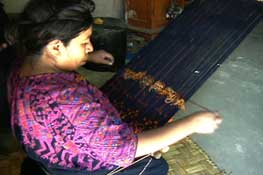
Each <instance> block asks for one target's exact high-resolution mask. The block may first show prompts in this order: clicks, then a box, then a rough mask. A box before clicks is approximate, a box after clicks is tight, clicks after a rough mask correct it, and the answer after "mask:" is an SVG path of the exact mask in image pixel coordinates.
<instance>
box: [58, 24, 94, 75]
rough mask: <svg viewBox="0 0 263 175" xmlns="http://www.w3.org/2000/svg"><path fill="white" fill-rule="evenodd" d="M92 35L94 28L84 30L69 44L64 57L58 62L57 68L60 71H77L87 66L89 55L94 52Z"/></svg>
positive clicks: (63, 54)
mask: <svg viewBox="0 0 263 175" xmlns="http://www.w3.org/2000/svg"><path fill="white" fill-rule="evenodd" d="M91 34H92V27H90V28H88V29H87V30H84V31H83V32H81V33H80V34H79V35H78V36H77V37H75V38H73V39H72V40H71V41H70V42H69V44H68V45H67V46H66V47H65V50H64V52H63V53H62V56H61V57H60V59H59V60H57V66H58V67H59V68H60V69H62V70H76V69H77V68H79V67H80V66H82V65H84V64H86V62H87V60H88V53H90V52H92V51H93V46H92V44H91V42H90V37H91Z"/></svg>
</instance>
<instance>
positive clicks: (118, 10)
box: [3, 0, 124, 18]
mask: <svg viewBox="0 0 263 175" xmlns="http://www.w3.org/2000/svg"><path fill="white" fill-rule="evenodd" d="M28 1H29V0H3V2H4V5H5V10H6V12H7V13H19V12H21V11H22V9H23V7H24V5H25V3H26V2H28ZM94 2H95V4H96V10H95V12H94V13H93V16H107V17H116V18H124V1H123V0H94Z"/></svg>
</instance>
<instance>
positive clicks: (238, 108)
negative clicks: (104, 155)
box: [80, 22, 263, 175]
mask: <svg viewBox="0 0 263 175" xmlns="http://www.w3.org/2000/svg"><path fill="white" fill-rule="evenodd" d="M128 46H129V45H128ZM80 72H81V73H84V74H86V75H88V76H87V78H88V79H89V80H90V81H92V82H93V83H94V84H95V85H97V86H101V85H102V84H103V83H104V82H105V81H107V80H108V79H110V78H111V76H112V75H113V74H114V73H107V72H101V73H96V72H93V71H89V70H85V69H80ZM191 100H192V101H194V102H197V103H199V104H202V105H203V106H205V107H207V108H209V109H211V110H216V111H219V112H220V114H221V115H222V116H223V118H224V121H223V123H222V125H221V127H220V128H219V129H218V130H217V131H216V132H215V133H214V134H212V135H193V136H192V138H193V139H194V140H195V141H196V142H197V143H198V144H199V145H200V146H201V147H202V148H203V149H204V150H205V151H206V152H207V153H208V154H209V155H210V156H211V158H212V160H213V161H214V162H215V163H216V164H217V165H218V166H219V167H220V168H221V169H224V170H225V171H226V172H227V173H228V174H231V175H263V166H262V165H263V126H262V124H263V22H261V23H259V24H258V25H257V26H256V27H255V29H254V30H253V31H252V32H251V33H250V34H249V35H248V36H247V37H246V39H245V40H244V41H243V42H242V43H241V44H240V46H239V47H238V48H237V49H235V51H234V52H233V53H232V54H231V55H230V56H229V58H228V59H227V60H226V61H225V62H224V63H223V64H222V65H221V66H220V68H219V69H218V70H217V71H216V72H215V73H214V74H213V75H212V76H211V77H210V78H209V79H208V80H207V81H206V82H205V83H204V84H203V86H202V87H201V88H200V89H199V90H198V91H197V92H196V93H195V95H194V96H193V97H192V98H191ZM197 110H200V108H199V107H197V106H195V105H193V104H191V103H187V111H186V112H182V111H179V112H178V113H177V114H176V115H175V118H177V119H178V118H182V117H183V116H185V115H187V114H189V113H191V112H193V111H197Z"/></svg>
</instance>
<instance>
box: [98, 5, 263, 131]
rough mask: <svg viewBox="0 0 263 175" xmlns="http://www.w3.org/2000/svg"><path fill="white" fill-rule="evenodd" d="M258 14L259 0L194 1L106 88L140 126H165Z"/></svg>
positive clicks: (260, 16) (122, 112) (218, 64)
mask: <svg viewBox="0 0 263 175" xmlns="http://www.w3.org/2000/svg"><path fill="white" fill-rule="evenodd" d="M260 20H262V3H260V2H257V1H256V0H205V1H195V2H194V3H193V4H192V5H190V6H189V7H188V8H187V9H185V11H184V12H183V14H182V15H181V16H179V17H177V18H176V19H175V20H174V21H172V22H171V23H170V24H169V25H168V26H167V27H166V28H165V29H164V30H163V31H162V32H161V33H160V35H159V36H158V37H157V38H156V39H154V40H153V41H151V42H150V43H149V44H148V45H147V46H146V47H144V48H143V49H141V50H140V51H139V53H138V54H137V55H136V57H135V58H134V59H133V60H132V61H131V62H130V63H129V64H128V65H127V67H125V68H123V69H121V70H120V71H119V72H118V73H117V75H116V76H114V77H113V78H112V79H111V80H110V81H108V82H107V83H106V84H105V85H104V86H103V87H102V90H103V91H104V93H106V94H107V95H108V96H109V98H110V99H111V101H112V102H113V103H114V104H115V106H116V107H117V108H118V109H119V110H120V111H121V114H122V116H123V117H124V119H125V120H126V121H127V122H129V121H131V120H135V121H137V124H136V126H135V128H137V129H138V131H139V130H142V129H149V128H152V127H158V126H161V125H163V124H165V123H166V122H167V121H168V120H169V119H170V118H171V117H172V116H173V114H174V113H175V112H176V111H177V110H178V109H179V108H184V106H183V103H184V100H188V99H189V98H190V97H191V96H192V95H193V94H194V92H196V90H197V89H198V88H199V87H200V86H201V85H202V84H203V83H204V82H205V81H206V80H207V78H208V77H209V76H210V75H211V74H212V73H213V72H214V71H215V70H216V69H217V68H218V67H219V66H220V64H221V63H222V62H223V61H224V60H225V59H226V58H227V57H228V56H229V54H230V53H231V52H232V51H233V50H234V49H235V48H236V47H237V46H238V45H239V44H240V42H241V41H242V40H243V39H244V38H245V37H246V35H247V34H248V33H249V32H250V31H251V30H252V29H253V28H254V27H255V25H256V24H257V23H258V22H259V21H260Z"/></svg>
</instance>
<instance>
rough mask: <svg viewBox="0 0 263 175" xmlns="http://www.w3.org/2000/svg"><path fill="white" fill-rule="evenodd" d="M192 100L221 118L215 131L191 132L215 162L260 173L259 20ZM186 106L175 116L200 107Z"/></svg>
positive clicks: (262, 68) (238, 172) (262, 71)
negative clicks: (208, 132)
mask: <svg viewBox="0 0 263 175" xmlns="http://www.w3.org/2000/svg"><path fill="white" fill-rule="evenodd" d="M191 100H193V101H194V102H197V103H199V104H202V105H203V106H206V107H208V108H209V109H210V110H217V111H219V112H220V113H221V115H222V116H223V118H224V121H223V123H222V125H221V127H220V129H219V130H217V131H216V132H215V133H214V134H212V135H207V136H204V135H193V139H194V140H195V141H196V142H197V143H198V144H199V145H200V146H201V147H202V148H203V149H204V150H205V151H206V152H207V153H208V154H209V155H210V156H211V158H212V159H213V160H214V161H215V162H216V164H217V165H218V166H219V167H221V168H222V169H225V170H226V172H228V173H231V174H232V175H263V166H262V165H263V22H262V21H261V23H259V24H258V25H257V27H256V28H255V29H254V30H253V31H252V32H251V33H250V34H249V35H248V36H247V37H246V39H245V40H244V41H243V42H242V43H241V44H240V46H239V47H238V48H237V49H235V51H234V52H233V53H232V54H231V55H230V56H229V58H228V59H227V60H226V61H225V62H224V63H223V64H222V65H221V66H220V68H219V69H218V70H217V71H216V72H215V73H214V74H213V75H212V76H211V77H210V78H209V79H208V80H207V81H206V82H205V84H203V86H202V87H201V88H200V89H199V90H198V91H197V92H196V93H195V95H194V96H192V98H191ZM187 106H188V110H187V112H181V111H179V112H178V113H177V114H176V118H180V117H182V116H185V115H187V114H188V113H191V112H193V111H196V110H200V108H198V107H197V106H195V105H193V104H191V103H188V104H187Z"/></svg>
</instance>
